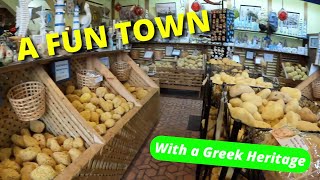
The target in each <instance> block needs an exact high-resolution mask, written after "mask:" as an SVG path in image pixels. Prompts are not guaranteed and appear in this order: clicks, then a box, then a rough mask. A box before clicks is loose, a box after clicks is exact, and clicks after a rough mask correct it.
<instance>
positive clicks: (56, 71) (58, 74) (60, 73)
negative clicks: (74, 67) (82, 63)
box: [51, 60, 71, 82]
mask: <svg viewBox="0 0 320 180" xmlns="http://www.w3.org/2000/svg"><path fill="white" fill-rule="evenodd" d="M51 69H52V74H53V78H54V80H55V82H60V81H65V80H69V79H70V74H71V73H70V64H69V61H68V60H64V61H57V62H54V63H52V66H51Z"/></svg>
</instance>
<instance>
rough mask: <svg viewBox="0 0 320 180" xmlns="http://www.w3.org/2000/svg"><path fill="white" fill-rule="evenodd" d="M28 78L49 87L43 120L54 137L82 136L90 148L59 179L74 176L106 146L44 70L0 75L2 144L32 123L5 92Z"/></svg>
mask: <svg viewBox="0 0 320 180" xmlns="http://www.w3.org/2000/svg"><path fill="white" fill-rule="evenodd" d="M26 81H39V82H42V83H43V84H44V85H45V86H46V106H47V108H46V112H45V114H44V115H43V117H42V118H41V120H42V121H43V122H44V123H45V124H46V130H47V131H48V132H50V133H52V134H54V135H55V136H58V135H65V136H67V137H81V138H82V139H83V140H84V141H85V145H86V147H87V150H86V151H85V152H83V153H82V154H81V156H80V157H79V158H78V159H77V161H76V162H73V163H72V164H70V165H69V166H68V167H67V168H66V169H65V170H64V171H63V172H62V173H60V174H59V175H58V176H57V177H56V179H61V180H62V179H71V178H72V177H75V176H77V175H78V173H79V172H80V170H81V168H82V167H83V166H85V165H86V164H87V163H88V162H89V160H90V159H92V158H93V156H94V155H95V154H96V153H98V152H99V150H100V149H101V148H102V147H103V145H102V144H95V142H96V141H95V139H96V137H95V136H94V134H93V133H92V132H94V130H93V128H91V127H89V126H88V125H87V124H84V123H79V121H78V120H77V116H76V115H75V114H73V112H72V111H70V110H69V107H68V106H67V105H66V104H65V103H64V100H65V98H64V96H61V92H60V91H59V89H57V88H52V84H54V82H53V81H52V80H51V78H50V77H49V76H48V74H47V73H46V72H45V70H44V69H43V68H42V67H40V66H36V67H33V68H28V69H23V70H20V71H13V72H8V73H4V74H1V75H0V84H1V85H0V86H1V88H2V89H1V91H0V92H1V97H2V99H3V103H2V104H1V106H0V138H1V142H0V147H9V145H10V137H11V135H13V134H15V133H18V132H20V129H21V128H28V126H29V122H23V121H19V120H18V119H17V116H16V115H15V113H14V111H13V109H12V107H11V105H10V103H9V101H8V99H6V98H4V97H6V96H5V94H6V93H7V92H8V90H9V88H11V87H12V86H15V85H17V84H19V83H22V82H26Z"/></svg>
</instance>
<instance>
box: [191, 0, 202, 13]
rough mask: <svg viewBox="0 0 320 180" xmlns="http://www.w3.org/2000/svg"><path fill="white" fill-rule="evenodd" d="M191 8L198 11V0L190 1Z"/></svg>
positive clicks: (199, 5) (199, 7)
mask: <svg viewBox="0 0 320 180" xmlns="http://www.w3.org/2000/svg"><path fill="white" fill-rule="evenodd" d="M191 9H192V10H193V11H194V12H198V11H200V9H201V4H200V3H199V2H198V0H195V1H194V2H193V3H192V5H191Z"/></svg>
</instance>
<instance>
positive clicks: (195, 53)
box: [192, 49, 200, 56]
mask: <svg viewBox="0 0 320 180" xmlns="http://www.w3.org/2000/svg"><path fill="white" fill-rule="evenodd" d="M198 54H200V51H199V50H198V49H195V50H194V51H193V52H192V56H198Z"/></svg>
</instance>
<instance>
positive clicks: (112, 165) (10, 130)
mask: <svg viewBox="0 0 320 180" xmlns="http://www.w3.org/2000/svg"><path fill="white" fill-rule="evenodd" d="M106 56H108V57H109V59H110V62H111V63H112V62H115V61H117V60H118V59H119V58H120V59H121V60H123V61H126V62H128V64H129V65H130V66H131V69H132V70H131V74H130V79H129V80H128V82H129V83H130V84H132V85H134V86H137V87H144V88H148V94H147V95H146V96H145V97H144V98H143V99H142V100H137V99H135V98H134V96H133V95H132V94H131V93H130V92H129V91H128V90H126V89H125V87H124V86H123V85H122V83H121V82H120V81H118V79H117V78H116V77H115V76H114V75H113V74H112V73H111V72H110V71H109V69H108V68H106V67H105V66H104V65H102V63H101V62H100V61H99V58H100V57H106ZM66 59H68V60H70V68H71V72H72V74H71V80H70V81H68V82H64V83H55V82H54V81H53V80H52V79H51V78H50V76H49V73H48V72H47V71H46V70H50V68H49V65H50V64H49V63H50V62H54V61H59V60H66ZM79 69H94V70H96V71H98V72H100V73H101V74H102V75H103V76H104V81H103V86H105V87H108V88H109V89H110V90H112V92H114V93H116V94H119V95H121V96H122V97H124V98H125V99H126V100H127V101H131V102H134V104H135V107H134V108H133V109H132V110H130V111H129V112H127V113H126V114H125V115H124V116H123V117H122V118H121V119H120V120H118V121H117V122H116V124H115V126H114V127H112V128H110V129H108V130H107V133H106V134H105V135H104V136H100V135H99V134H98V133H97V132H96V131H95V130H94V129H93V128H92V127H91V126H89V125H88V124H87V123H86V122H85V120H84V119H83V117H82V116H81V115H80V113H79V112H78V111H77V110H76V109H75V108H74V107H73V106H72V104H71V103H70V102H69V100H68V99H67V98H66V96H65V95H64V93H63V92H64V88H65V87H66V85H68V84H70V83H73V84H74V83H75V82H76V76H75V73H76V72H77V71H78V70H79ZM30 80H34V81H40V82H42V83H43V84H44V85H45V86H46V105H47V110H46V113H45V114H44V116H43V117H42V118H40V119H41V120H43V121H44V123H45V124H46V126H47V128H48V129H49V130H50V132H51V133H53V134H54V135H66V136H68V137H82V138H83V139H84V141H85V144H86V147H87V150H86V151H85V152H84V153H83V154H82V155H81V157H79V158H78V159H77V161H76V162H74V163H72V164H70V165H69V166H68V167H67V168H66V169H65V170H64V171H63V172H62V173H60V174H59V175H58V176H57V177H56V179H63V180H66V179H83V178H85V179H97V178H98V179H121V177H122V176H123V175H124V173H125V171H126V169H127V168H128V167H129V165H130V164H131V161H132V160H133V158H134V157H135V155H136V154H137V153H138V151H139V149H140V147H141V146H142V144H143V143H144V142H145V139H146V137H147V136H148V134H149V133H150V132H151V131H152V129H153V127H154V126H155V124H156V123H157V122H158V120H159V108H160V107H159V105H160V104H159V103H160V102H159V101H160V99H159V96H160V94H159V87H158V86H157V85H156V84H155V83H154V82H153V81H152V80H151V79H150V78H149V77H148V76H147V75H145V74H144V72H142V70H141V69H140V68H139V67H138V66H137V65H136V64H135V63H134V62H133V60H132V59H131V58H130V57H129V56H128V55H127V54H126V53H125V52H123V51H110V52H83V53H78V54H74V55H66V56H61V57H52V58H48V59H42V60H36V61H31V62H23V63H20V64H11V65H8V66H5V67H1V68H0V83H1V88H2V90H3V91H1V92H3V93H7V91H8V89H9V88H11V87H12V86H14V85H17V84H19V83H21V82H26V81H30ZM1 97H6V94H1ZM151 112H152V113H151ZM0 119H1V121H0V128H1V129H2V128H4V129H7V130H6V131H1V132H0V138H1V139H2V141H1V144H0V145H1V146H5V145H7V144H8V142H9V141H10V136H11V135H12V134H14V133H16V132H18V131H19V129H20V128H24V127H27V126H28V123H27V122H22V121H19V120H18V119H17V116H16V115H15V113H14V111H13V109H12V107H11V106H10V104H9V102H8V100H7V99H4V103H3V104H1V106H0Z"/></svg>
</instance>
